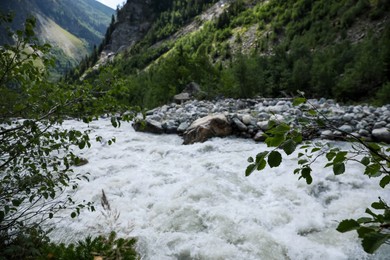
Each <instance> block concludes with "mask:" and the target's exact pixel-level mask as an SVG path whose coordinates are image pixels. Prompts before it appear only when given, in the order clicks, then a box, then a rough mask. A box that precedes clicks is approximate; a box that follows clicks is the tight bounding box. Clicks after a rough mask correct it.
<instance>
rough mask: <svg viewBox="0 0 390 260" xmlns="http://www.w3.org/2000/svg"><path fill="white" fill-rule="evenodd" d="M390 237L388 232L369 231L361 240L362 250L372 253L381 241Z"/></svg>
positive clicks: (383, 241)
mask: <svg viewBox="0 0 390 260" xmlns="http://www.w3.org/2000/svg"><path fill="white" fill-rule="evenodd" d="M389 239H390V234H382V233H378V232H370V233H368V234H366V235H365V236H364V238H363V241H362V246H363V249H364V251H366V252H367V253H369V254H372V253H374V252H375V251H376V250H377V249H378V248H379V247H380V246H381V245H382V244H383V243H385V242H386V241H387V240H389Z"/></svg>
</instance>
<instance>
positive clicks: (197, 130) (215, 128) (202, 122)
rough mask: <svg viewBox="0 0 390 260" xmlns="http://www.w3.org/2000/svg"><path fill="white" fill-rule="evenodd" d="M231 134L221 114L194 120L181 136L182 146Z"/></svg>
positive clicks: (230, 128) (225, 119)
mask: <svg viewBox="0 0 390 260" xmlns="http://www.w3.org/2000/svg"><path fill="white" fill-rule="evenodd" d="M231 134H232V127H231V125H230V122H228V120H227V118H226V116H225V115H223V114H218V115H210V116H206V117H203V118H199V119H197V120H195V121H194V122H193V123H192V124H191V125H190V127H189V128H188V129H187V130H186V131H185V132H184V134H183V140H184V142H183V144H193V143H196V142H204V141H206V140H207V139H209V138H211V137H225V136H229V135H231Z"/></svg>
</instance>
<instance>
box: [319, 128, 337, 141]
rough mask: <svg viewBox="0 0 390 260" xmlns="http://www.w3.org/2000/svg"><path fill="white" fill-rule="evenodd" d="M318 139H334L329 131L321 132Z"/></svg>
mask: <svg viewBox="0 0 390 260" xmlns="http://www.w3.org/2000/svg"><path fill="white" fill-rule="evenodd" d="M320 137H321V138H324V139H330V140H332V139H334V135H333V132H332V131H331V130H324V131H322V132H321V134H320Z"/></svg>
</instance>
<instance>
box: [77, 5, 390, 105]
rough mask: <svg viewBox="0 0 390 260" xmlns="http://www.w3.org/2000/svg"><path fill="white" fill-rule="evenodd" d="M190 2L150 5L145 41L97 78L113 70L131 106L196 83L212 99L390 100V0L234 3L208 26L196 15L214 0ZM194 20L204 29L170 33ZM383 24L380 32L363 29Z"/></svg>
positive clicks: (155, 100)
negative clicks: (152, 14)
mask: <svg viewBox="0 0 390 260" xmlns="http://www.w3.org/2000/svg"><path fill="white" fill-rule="evenodd" d="M193 2H194V1H184V0H181V1H169V0H167V1H162V2H155V3H154V2H153V4H154V5H155V6H154V7H153V8H155V12H156V14H157V16H156V17H157V18H156V20H155V22H154V24H153V26H152V28H151V29H150V30H149V31H148V32H147V35H146V36H145V37H144V39H142V40H141V41H140V42H138V43H136V44H135V45H134V46H133V47H132V48H131V49H129V50H126V51H124V52H123V53H121V54H120V55H117V56H118V57H117V58H116V59H115V61H114V63H112V64H110V65H109V66H106V67H103V68H101V69H100V70H99V72H97V73H95V74H94V73H91V74H90V78H91V79H92V80H93V78H94V77H96V75H97V74H99V73H101V72H102V71H104V70H107V71H115V73H116V75H117V76H116V77H117V78H118V79H121V80H122V81H124V82H126V85H127V90H126V91H125V92H126V93H127V94H126V95H127V96H128V97H129V99H128V104H136V105H142V106H147V107H149V108H151V107H155V106H157V105H160V104H162V103H165V102H169V101H170V100H171V99H172V97H173V95H175V94H178V93H179V92H180V91H181V90H182V89H183V87H184V86H185V85H186V84H188V83H189V82H190V81H196V82H197V83H199V84H200V85H201V86H202V87H203V88H204V91H206V92H207V98H213V97H215V96H220V95H222V96H227V97H237V98H239V97H242V98H244V97H252V96H264V97H280V96H285V95H286V94H288V95H289V94H291V93H295V92H296V91H297V90H298V89H303V90H304V91H305V93H306V95H307V96H310V97H315V98H321V97H325V98H335V99H337V100H338V101H342V102H359V101H365V102H367V101H369V102H373V103H376V104H377V105H381V104H385V103H386V102H388V99H386V94H387V92H386V89H387V88H386V84H387V83H388V82H389V81H390V79H389V75H390V70H389V64H390V60H389V57H390V56H389V48H388V47H387V46H389V44H390V43H389V39H390V37H389V33H390V26H389V24H388V23H385V22H380V23H379V22H378V21H384V19H385V17H386V15H387V14H388V11H389V8H388V4H387V2H386V1H365V0H359V1H357V0H356V1H355V0H343V1H325V0H320V1H306V0H301V1H267V2H264V1H244V0H243V1H234V2H232V3H230V4H226V5H225V6H224V7H221V8H223V12H222V14H221V15H220V16H219V17H218V18H216V19H215V20H213V21H209V22H204V21H201V19H200V18H193V17H194V16H195V15H197V14H199V13H200V12H201V11H202V10H204V9H205V8H207V7H208V6H210V4H212V3H214V1H195V4H193ZM190 4H191V5H190ZM191 19H193V22H194V24H199V23H203V24H202V26H201V27H200V28H199V29H198V30H196V31H194V32H193V33H190V34H184V35H183V36H180V37H177V38H176V36H172V35H173V33H174V32H176V31H177V30H178V29H179V28H182V26H183V25H185V24H186V23H187V22H189V21H191ZM376 23H378V24H381V25H380V26H378V28H377V29H373V30H372V31H369V30H365V31H363V32H364V34H363V32H362V33H360V31H356V27H357V28H360V27H361V25H360V24H367V27H370V26H371V25H375V24H376ZM254 26H255V27H256V28H257V29H256V32H255V34H254V35H252V36H246V31H247V30H248V29H249V28H254ZM112 30H115V25H111V26H110V27H109V31H112ZM251 30H252V29H251ZM107 37H110V35H109V33H108V34H107ZM167 37H168V39H166V38H167ZM248 46H250V47H249V49H248ZM99 49H101V47H99V48H98V50H99ZM95 56H96V55H95ZM93 57H94V55H92V56H91V57H90V58H88V59H86V60H85V61H84V62H83V63H81V65H80V71H79V72H82V71H83V70H84V69H86V68H88V67H89V66H92V64H93V62H90V61H93V60H94V58H93ZM207 71H210V72H211V73H205V72H207ZM75 75H78V76H80V73H79V74H77V73H76V74H75ZM75 75H71V77H70V78H72V77H73V78H77V77H78V76H75ZM123 90H124V89H123ZM377 97H378V98H377Z"/></svg>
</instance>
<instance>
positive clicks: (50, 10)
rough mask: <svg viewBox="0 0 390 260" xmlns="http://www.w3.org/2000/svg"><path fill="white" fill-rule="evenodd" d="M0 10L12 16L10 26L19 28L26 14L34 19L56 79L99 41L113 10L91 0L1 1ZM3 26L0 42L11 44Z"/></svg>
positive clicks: (89, 51) (1, 43) (0, 31)
mask: <svg viewBox="0 0 390 260" xmlns="http://www.w3.org/2000/svg"><path fill="white" fill-rule="evenodd" d="M0 12H1V13H2V14H12V15H13V16H14V18H13V23H12V26H11V28H12V29H13V30H15V29H17V28H20V27H21V26H22V25H23V24H24V21H25V19H26V18H27V17H30V16H33V17H35V18H36V21H37V22H36V28H35V30H36V32H37V37H38V38H39V40H40V41H41V42H46V43H50V44H51V45H52V50H51V54H52V55H53V56H54V59H55V67H54V69H52V77H53V78H58V77H59V76H60V75H62V74H64V73H65V72H67V71H69V70H70V69H71V68H73V67H74V66H75V65H77V64H78V63H79V62H80V60H81V59H82V58H84V57H85V56H87V55H89V54H90V53H91V51H92V50H93V48H94V46H97V45H99V44H100V42H101V41H102V39H103V36H104V33H105V31H106V28H107V26H108V24H109V23H110V21H111V18H112V17H111V16H112V15H113V14H114V12H115V11H114V10H112V9H111V8H109V7H107V6H105V5H103V4H101V3H99V2H97V1H95V0H64V1H53V0H31V1H20V0H18V1H1V2H0ZM12 42H13V40H12V39H11V38H10V37H8V35H7V32H6V30H5V28H2V29H1V30H0V45H3V44H5V43H12Z"/></svg>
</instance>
